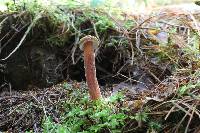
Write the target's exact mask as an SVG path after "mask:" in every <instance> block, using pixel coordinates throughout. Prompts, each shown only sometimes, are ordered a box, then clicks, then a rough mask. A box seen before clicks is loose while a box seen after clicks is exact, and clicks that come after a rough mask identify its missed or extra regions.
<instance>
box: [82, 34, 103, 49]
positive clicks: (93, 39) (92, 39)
mask: <svg viewBox="0 0 200 133" xmlns="http://www.w3.org/2000/svg"><path fill="white" fill-rule="evenodd" d="M88 41H89V42H92V43H93V49H94V50H95V49H97V48H98V45H99V40H98V39H97V38H96V37H94V36H91V35H87V36H85V37H83V38H81V39H80V41H79V48H80V49H81V50H83V45H84V44H87V43H86V42H88Z"/></svg>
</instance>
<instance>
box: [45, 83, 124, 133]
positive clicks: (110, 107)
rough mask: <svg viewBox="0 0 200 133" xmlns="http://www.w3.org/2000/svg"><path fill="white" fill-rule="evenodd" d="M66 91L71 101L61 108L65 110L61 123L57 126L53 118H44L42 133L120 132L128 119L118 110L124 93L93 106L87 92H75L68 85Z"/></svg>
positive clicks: (81, 89) (84, 89) (79, 90)
mask: <svg viewBox="0 0 200 133" xmlns="http://www.w3.org/2000/svg"><path fill="white" fill-rule="evenodd" d="M63 87H64V89H66V90H68V91H69V100H66V101H63V102H62V103H60V104H59V107H62V108H64V111H63V112H62V113H61V114H60V115H61V120H60V121H61V122H60V123H55V122H54V121H53V120H52V118H51V117H50V116H45V118H44V121H43V132H46V133H47V132H55V133H67V132H70V133H76V132H85V133H95V132H101V131H111V132H115V133H117V132H121V128H122V127H123V126H124V125H125V119H127V118H128V116H127V115H126V114H125V111H124V110H123V109H120V108H117V107H116V105H117V104H118V103H119V102H120V101H123V98H124V96H123V95H122V93H118V94H116V95H113V96H111V97H109V98H108V99H106V100H104V99H101V100H98V101H95V102H93V101H90V100H89V96H88V93H87V91H86V88H80V89H76V90H75V91H74V89H75V88H73V87H72V86H71V85H69V84H64V85H63ZM72 88H73V89H72Z"/></svg>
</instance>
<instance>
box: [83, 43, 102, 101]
mask: <svg viewBox="0 0 200 133" xmlns="http://www.w3.org/2000/svg"><path fill="white" fill-rule="evenodd" d="M93 47H94V46H93V42H92V41H91V40H86V41H85V42H84V43H83V51H84V67H85V77H86V82H87V85H88V88H89V94H90V98H91V99H92V100H97V99H99V98H100V97H101V92H100V88H99V84H98V81H97V78H96V67H95V54H94V48H93Z"/></svg>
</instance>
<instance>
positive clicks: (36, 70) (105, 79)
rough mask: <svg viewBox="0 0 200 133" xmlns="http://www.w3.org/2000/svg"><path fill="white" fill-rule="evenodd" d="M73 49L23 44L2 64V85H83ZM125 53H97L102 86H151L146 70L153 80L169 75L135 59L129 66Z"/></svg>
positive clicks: (80, 63)
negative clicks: (65, 83) (151, 70)
mask: <svg viewBox="0 0 200 133" xmlns="http://www.w3.org/2000/svg"><path fill="white" fill-rule="evenodd" d="M72 48H73V45H67V46H65V47H64V48H60V47H55V46H54V47H53V46H52V47H50V46H47V45H43V42H40V41H34V43H33V42H28V43H26V44H24V46H23V47H21V48H20V49H19V50H18V51H16V53H15V54H14V55H13V56H12V57H10V58H9V59H8V60H6V61H5V62H4V63H5V66H6V67H5V68H4V69H5V70H4V74H1V85H3V84H5V82H7V84H10V85H11V87H12V89H16V90H20V89H25V90H26V89H27V88H28V87H30V86H37V87H39V88H44V87H49V86H52V85H54V84H56V83H59V82H62V81H63V80H67V81H68V80H76V81H78V82H80V81H85V71H84V62H83V59H82V52H81V51H80V50H79V49H78V48H77V51H76V52H75V55H74V57H75V60H76V63H75V64H73V63H72V58H71V53H72V52H71V51H72ZM8 53H9V52H8ZM127 53H129V51H128V50H127V48H126V47H122V46H119V47H114V46H110V47H104V48H100V49H99V51H98V52H97V56H96V72H97V79H98V82H99V84H100V85H101V86H104V85H106V84H119V83H121V82H129V83H133V84H138V83H139V82H142V83H144V84H145V85H146V86H149V85H152V84H153V83H155V82H157V81H156V80H155V78H154V77H153V76H152V75H151V74H150V73H148V71H149V69H155V72H156V74H157V75H156V76H157V77H159V78H161V79H162V78H164V77H165V76H166V75H169V74H170V71H168V70H167V69H166V70H162V69H161V68H159V66H156V65H154V66H153V67H155V68H153V67H152V66H151V68H150V67H149V66H147V65H148V63H146V64H145V61H143V60H142V61H141V59H136V60H135V61H134V64H133V65H130V56H129V55H127ZM5 54H6V53H5ZM138 60H140V61H138ZM161 74H162V75H161ZM135 81H139V82H135ZM139 86H140V87H141V85H139ZM1 90H2V88H1Z"/></svg>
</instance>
